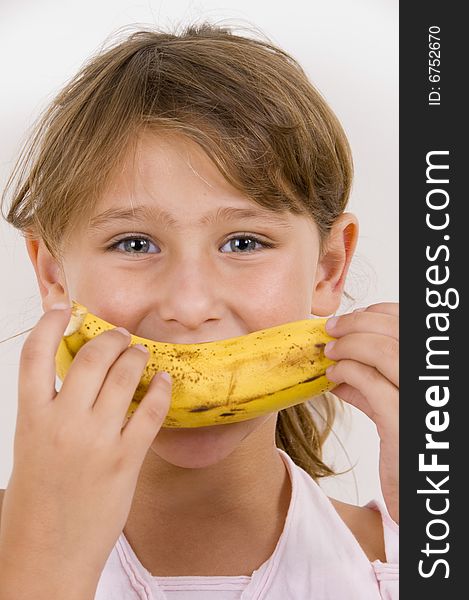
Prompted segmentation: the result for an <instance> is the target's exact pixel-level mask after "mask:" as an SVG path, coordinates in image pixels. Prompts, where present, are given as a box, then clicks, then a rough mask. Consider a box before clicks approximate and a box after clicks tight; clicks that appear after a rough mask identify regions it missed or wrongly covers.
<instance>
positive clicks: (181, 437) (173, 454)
mask: <svg viewBox="0 0 469 600" xmlns="http://www.w3.org/2000/svg"><path fill="white" fill-rule="evenodd" d="M273 417H276V413H275V414H274V415H272V414H270V415H267V416H262V417H256V418H254V419H249V420H247V421H240V422H238V423H228V424H225V425H211V426H210V427H189V428H170V427H162V428H161V429H160V431H159V433H158V435H157V436H156V438H155V439H154V441H153V443H152V445H151V449H152V450H153V452H154V453H155V454H157V455H158V456H159V457H160V458H161V459H163V460H164V461H166V462H167V463H170V464H172V465H174V466H175V467H181V468H183V469H203V468H207V467H211V466H213V465H216V464H218V463H220V462H221V461H222V460H224V459H225V458H227V457H228V456H229V455H230V454H231V453H232V452H233V451H234V450H236V448H238V447H239V446H240V445H241V444H242V443H243V442H244V440H246V438H247V437H249V436H250V435H251V434H253V433H254V432H255V431H257V430H258V429H259V428H260V427H261V426H262V425H263V424H264V423H266V422H267V421H269V420H271V419H272V418H273Z"/></svg>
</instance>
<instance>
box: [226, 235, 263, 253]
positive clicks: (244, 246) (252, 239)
mask: <svg viewBox="0 0 469 600" xmlns="http://www.w3.org/2000/svg"><path fill="white" fill-rule="evenodd" d="M238 241H241V243H240V244H233V242H238ZM227 244H230V248H231V249H232V250H233V251H234V254H250V253H251V252H257V251H258V250H262V248H256V247H255V246H256V244H259V245H260V246H262V247H263V248H271V247H272V246H273V244H268V243H267V242H265V241H263V240H260V239H259V238H258V237H256V236H254V235H236V236H234V237H232V238H230V239H229V240H228V241H227V242H226V244H224V246H226V245H227ZM222 248H223V246H222Z"/></svg>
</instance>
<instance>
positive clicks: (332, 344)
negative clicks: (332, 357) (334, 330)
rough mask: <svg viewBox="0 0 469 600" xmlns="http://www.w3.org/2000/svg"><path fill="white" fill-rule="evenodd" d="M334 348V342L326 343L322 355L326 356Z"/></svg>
mask: <svg viewBox="0 0 469 600" xmlns="http://www.w3.org/2000/svg"><path fill="white" fill-rule="evenodd" d="M334 346H335V340H332V342H327V344H326V345H325V346H324V354H328V353H329V352H330V351H331V350H332V349H333V348H334Z"/></svg>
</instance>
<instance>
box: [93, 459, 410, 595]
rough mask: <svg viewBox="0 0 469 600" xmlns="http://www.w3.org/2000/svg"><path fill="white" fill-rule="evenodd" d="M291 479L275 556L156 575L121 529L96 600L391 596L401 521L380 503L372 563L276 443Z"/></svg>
mask: <svg viewBox="0 0 469 600" xmlns="http://www.w3.org/2000/svg"><path fill="white" fill-rule="evenodd" d="M278 451H279V453H280V454H281V456H282V458H283V460H284V461H285V464H286V466H287V468H288V472H289V475H290V478H291V483H292V496H291V501H290V506H289V509H288V514H287V518H286V520H285V525H284V529H283V532H282V535H281V536H280V538H279V540H278V542H277V546H276V548H275V550H274V552H273V554H272V555H271V556H270V557H269V558H268V559H267V560H266V561H265V562H264V563H263V564H262V565H261V566H260V567H259V569H257V570H255V571H254V572H253V573H252V574H251V575H250V576H240V577H201V576H198V577H192V576H191V577H155V576H153V575H152V574H151V573H150V572H149V571H147V569H145V568H144V567H143V565H142V564H141V563H140V561H139V560H138V558H137V556H136V555H135V553H134V551H133V550H132V548H131V546H130V544H129V543H128V541H127V539H126V538H125V536H124V533H121V535H120V537H119V539H118V540H117V542H116V545H115V546H114V548H113V550H112V552H111V554H110V555H109V558H108V560H107V562H106V565H105V567H104V569H103V572H102V574H101V578H100V580H99V584H98V588H97V591H96V596H95V600H312V599H314V600H344V599H345V598H346V599H347V600H380V599H382V600H397V599H398V598H399V527H398V525H397V524H396V523H395V522H394V521H393V520H392V519H391V517H390V516H389V514H388V512H387V510H386V507H385V505H384V504H382V503H381V502H378V501H375V500H373V501H371V502H369V503H368V504H367V505H366V506H368V507H369V508H372V509H374V510H378V511H379V512H380V513H381V516H382V521H383V529H384V541H385V550H386V562H385V563H383V562H381V561H380V560H375V561H373V562H370V561H369V560H368V558H367V556H366V554H365V553H364V551H363V550H362V548H361V546H360V545H359V543H358V542H357V540H356V539H355V537H354V536H353V534H352V532H351V531H350V530H349V529H348V527H347V526H346V525H345V523H344V522H343V521H342V519H341V518H340V517H339V515H338V514H337V512H336V510H335V509H334V507H333V505H332V503H331V501H330V500H329V498H328V497H327V495H326V494H325V492H324V491H323V490H322V489H321V488H320V487H319V485H318V484H317V483H316V482H315V481H314V479H312V478H311V476H310V475H309V474H308V473H306V471H304V470H303V469H301V468H300V467H298V466H297V465H296V464H295V463H294V462H293V461H292V460H291V458H290V457H289V456H288V454H286V453H285V452H283V450H280V449H278Z"/></svg>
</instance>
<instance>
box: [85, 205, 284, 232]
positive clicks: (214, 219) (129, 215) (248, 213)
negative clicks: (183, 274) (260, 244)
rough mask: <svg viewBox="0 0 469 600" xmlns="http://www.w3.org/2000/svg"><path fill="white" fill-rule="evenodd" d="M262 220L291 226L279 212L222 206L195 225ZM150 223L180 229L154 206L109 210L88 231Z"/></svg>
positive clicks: (175, 222) (91, 223)
mask: <svg viewBox="0 0 469 600" xmlns="http://www.w3.org/2000/svg"><path fill="white" fill-rule="evenodd" d="M253 218H254V219H256V218H257V219H262V220H263V222H264V223H265V224H269V225H274V226H276V227H281V228H285V229H291V228H292V225H291V224H290V223H288V222H287V217H286V216H285V215H284V214H282V213H279V212H273V211H270V210H262V209H261V208H236V207H234V206H224V207H221V208H218V209H217V210H216V211H212V212H211V213H207V214H205V215H203V216H202V217H201V218H200V219H199V220H198V221H197V223H196V225H208V224H211V223H214V224H216V223H219V222H220V221H226V220H230V219H241V220H243V219H244V220H247V219H253ZM132 220H134V221H138V220H141V221H149V220H150V221H151V220H155V221H157V222H159V223H161V224H163V225H165V226H167V227H173V228H174V229H179V228H180V223H179V222H178V221H177V220H176V219H175V218H174V217H173V216H172V215H171V213H169V212H168V211H166V210H164V209H162V208H158V207H155V206H148V205H140V206H134V207H132V208H109V209H108V210H105V211H104V212H102V213H101V214H99V215H97V216H95V217H93V218H92V219H91V220H90V223H89V226H90V229H93V230H99V229H102V228H105V227H106V225H110V224H112V223H117V222H123V221H126V222H128V221H132Z"/></svg>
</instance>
